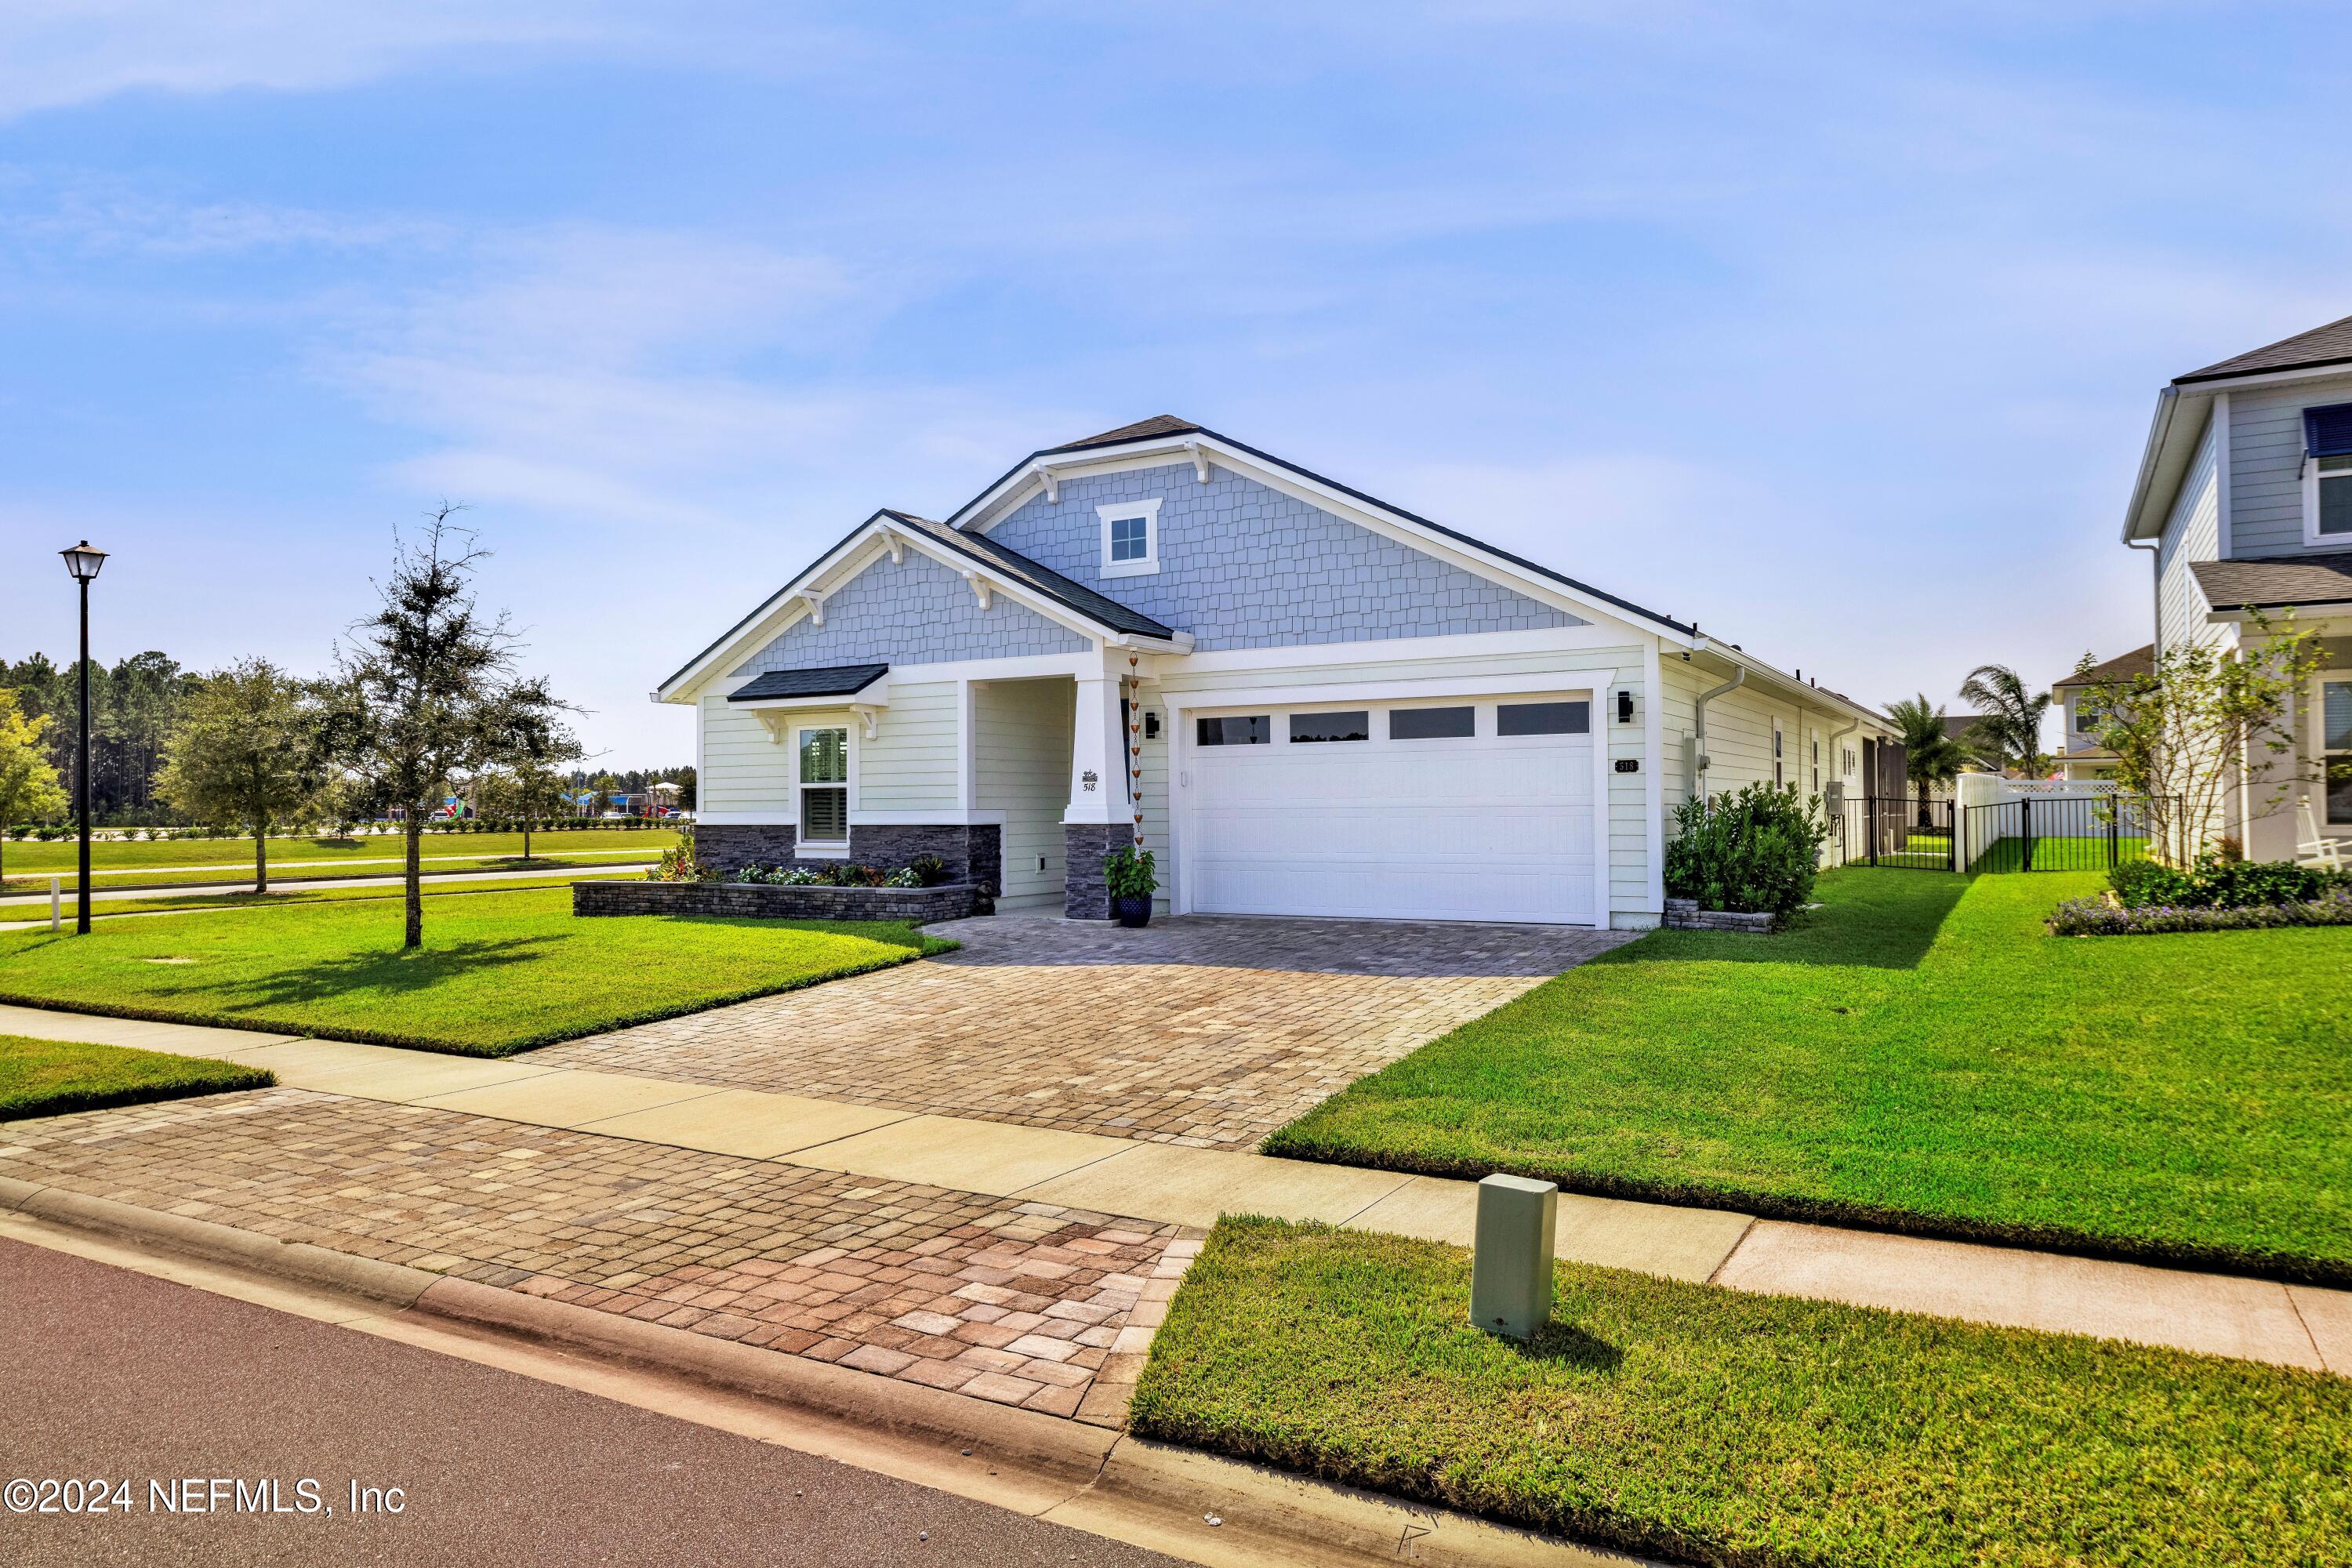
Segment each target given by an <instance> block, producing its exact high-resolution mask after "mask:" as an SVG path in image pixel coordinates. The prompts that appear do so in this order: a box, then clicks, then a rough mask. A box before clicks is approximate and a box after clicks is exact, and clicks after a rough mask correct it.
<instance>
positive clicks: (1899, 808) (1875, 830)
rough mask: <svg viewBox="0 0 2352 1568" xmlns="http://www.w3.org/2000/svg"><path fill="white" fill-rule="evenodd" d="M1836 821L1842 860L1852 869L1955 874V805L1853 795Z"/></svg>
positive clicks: (1924, 797) (1927, 797)
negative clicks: (1953, 808)
mask: <svg viewBox="0 0 2352 1568" xmlns="http://www.w3.org/2000/svg"><path fill="white" fill-rule="evenodd" d="M1832 815H1833V816H1834V817H1835V819H1836V820H1835V824H1834V826H1836V829H1837V843H1838V851H1839V858H1840V859H1841V860H1842V861H1843V863H1844V864H1846V865H1849V866H1893V867H1896V868H1906V869H1909V870H1915V871H1949V870H1952V869H1954V867H1955V862H1954V859H1953V855H1954V848H1953V844H1952V803H1951V802H1950V801H1948V800H1943V799H1939V798H1937V796H1934V795H1848V796H1846V797H1845V799H1844V800H1843V802H1841V803H1840V805H1839V807H1838V809H1837V811H1836V812H1834V813H1833V814H1832Z"/></svg>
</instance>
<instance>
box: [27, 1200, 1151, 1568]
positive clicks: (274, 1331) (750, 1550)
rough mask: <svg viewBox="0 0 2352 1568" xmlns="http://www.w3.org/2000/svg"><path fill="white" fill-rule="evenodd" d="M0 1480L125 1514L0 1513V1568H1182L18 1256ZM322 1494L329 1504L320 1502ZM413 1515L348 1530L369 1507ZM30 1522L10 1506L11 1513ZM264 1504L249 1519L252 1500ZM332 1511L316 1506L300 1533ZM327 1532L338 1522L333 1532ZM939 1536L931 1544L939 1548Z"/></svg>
mask: <svg viewBox="0 0 2352 1568" xmlns="http://www.w3.org/2000/svg"><path fill="white" fill-rule="evenodd" d="M0 1367H5V1369H6V1371H5V1381H0V1483H13V1482H14V1481H15V1480H16V1479H18V1478H24V1479H31V1480H38V1479H41V1478H57V1479H59V1480H60V1481H62V1480H63V1479H66V1478H68V1477H72V1478H82V1479H85V1480H87V1479H89V1478H100V1477H102V1478H106V1483H107V1489H109V1492H110V1495H111V1489H112V1487H113V1484H114V1483H115V1482H117V1481H120V1480H123V1479H128V1480H129V1482H130V1483H131V1510H130V1511H128V1512H116V1513H110V1514H107V1515H103V1516H93V1515H87V1514H86V1515H83V1516H80V1517H66V1516H42V1515H38V1514H19V1513H16V1512H14V1511H7V1512H0V1563H7V1564H9V1565H10V1568H36V1565H41V1564H49V1563H58V1564H73V1565H75V1568H97V1565H100V1564H110V1563H138V1564H155V1563H170V1564H174V1565H178V1564H205V1563H221V1564H224V1565H229V1564H235V1565H238V1568H243V1565H247V1564H267V1563H289V1564H302V1565H305V1568H311V1565H321V1564H323V1565H335V1568H340V1565H342V1564H368V1563H384V1564H394V1563H398V1564H429V1563H452V1564H455V1563H464V1564H467V1568H479V1565H481V1564H485V1563H567V1564H569V1563H614V1564H620V1563H632V1564H634V1563H646V1564H661V1565H663V1568H671V1565H688V1564H693V1565H701V1564H727V1565H730V1568H736V1565H740V1568H767V1565H777V1568H782V1565H788V1564H789V1565H793V1568H800V1565H806V1568H866V1565H868V1564H871V1565H875V1568H882V1565H885V1564H888V1565H897V1564H902V1563H904V1564H926V1565H929V1568H966V1565H971V1568H996V1565H999V1564H1004V1565H1012V1564H1038V1565H1041V1568H1042V1565H1045V1564H1053V1565H1056V1568H1075V1565H1078V1564H1089V1565H1093V1564H1100V1565H1116V1568H1144V1565H1146V1564H1153V1565H1161V1568H1178V1565H1176V1564H1175V1563H1174V1560H1173V1559H1171V1558H1167V1557H1162V1556H1160V1555H1158V1554H1156V1553H1153V1552H1141V1551H1137V1550H1135V1549H1132V1548H1129V1547H1125V1546H1121V1545H1118V1544H1117V1543H1115V1542H1107V1541H1104V1540H1103V1539H1101V1538H1100V1537H1098V1536H1093V1535H1086V1534H1082V1533H1080V1532H1078V1531H1070V1530H1065V1529H1062V1528H1060V1527H1059V1526H1055V1525H1049V1524H1043V1523H1039V1522H1037V1521H1034V1520H1030V1519H1026V1518H1024V1517H1022V1516H1021V1515H1018V1514H1013V1513H1008V1512H1006V1511H1004V1510H1001V1509H996V1508H992V1507H990V1506H988V1505H987V1504H985V1503H979V1502H972V1501H969V1500H965V1499H962V1498H958V1497H953V1496H950V1495H949V1494H947V1493H944V1492H938V1491H933V1490H931V1489H929V1488H926V1487H919V1486H916V1485H913V1484H911V1483H908V1482H905V1481H899V1480H894V1479H890V1478H887V1477H884V1476H877V1475H874V1474H871V1473H869V1472H867V1471H864V1470H857V1469H852V1468H848V1467H846V1466H843V1465H837V1464H835V1463H833V1462H832V1461H830V1460H826V1459H821V1458H814V1457H811V1456H809V1455H805V1454H802V1453H798V1452H795V1451H794V1450H792V1449H789V1448H780V1447H772V1446H771V1445H768V1444H764V1443H759V1442H755V1441H753V1440H751V1438H748V1437H740V1436H735V1435H733V1434H731V1433H727V1432H720V1431H716V1430H713V1429H711V1428H709V1427H704V1426H696V1425H694V1424H692V1423H690V1422H685V1421H678V1420H675V1419H672V1418H671V1417H668V1416H665V1415H654V1414H652V1413H650V1412H647V1411H644V1410H639V1409H637V1408H635V1406H632V1405H619V1404H614V1403H613V1402H611V1401H609V1400H604V1399H600V1398H597V1397H596V1396H594V1395H593V1394H582V1393H578V1392H576V1391H574V1390H572V1389H568V1388H561V1387H557V1386H554V1385H552V1384H543V1383H540V1382H537V1381H535V1380H533V1379H530V1378H526V1377H521V1376H518V1375H516V1374H514V1373H506V1372H500V1371H498V1370H496V1369H494V1368H490V1367H484V1366H478V1365H477V1364H475V1363H471V1362H467V1361H458V1360H455V1359H453V1358H450V1357H447V1356H442V1355H438V1354H436V1353H434V1352H430V1351H424V1350H418V1349H415V1348H413V1347H411V1346H408V1345H402V1344H395V1343H392V1342H387V1341H383V1340H380V1339H376V1338H374V1337H373V1336H371V1335H367V1334H361V1333H354V1332H352V1331H348V1330H343V1329H338V1328H335V1327H333V1326H332V1325H330V1324H324V1323H316V1322H312V1321H309V1320H308V1319H303V1318H296V1317H291V1316H289V1315H287V1314H285V1313H281V1312H276V1311H272V1310H269V1309H268V1308H264V1307H257V1306H252V1305H249V1304H247V1303H246V1302H243V1301H236V1300H228V1299H226V1298H224V1297H219V1296H214V1295H209V1294H207V1293H205V1292H204V1291H200V1290H195V1289H189V1288H188V1287H185V1286H181V1285H174V1284H171V1283H169V1282H167V1281H163V1280H160V1279H150V1278H148V1277H147V1276H145V1275H143V1274H135V1273H131V1272H129V1271H127V1270H124V1269H119V1268H109V1267H107V1266H105V1265H103V1264H97V1263H91V1262H88V1261H86V1260H84V1259H82V1258H74V1257H70V1256H68V1255H66V1254H62V1253H56V1252H50V1251H47V1250H46V1249H43V1248H39V1247H27V1246H26V1245H24V1244H22V1243H19V1242H15V1241H8V1240H5V1239H0ZM213 1478H222V1479H230V1480H233V1479H245V1480H246V1481H247V1483H248V1485H249V1486H250V1485H251V1484H252V1483H254V1482H256V1481H259V1480H264V1479H277V1480H278V1482H279V1488H278V1492H277V1494H276V1501H277V1503H278V1506H279V1507H281V1508H282V1509H285V1510H297V1511H287V1512H281V1513H276V1514H270V1513H257V1512H242V1513H241V1512H238V1511H236V1495H235V1493H234V1491H233V1490H225V1491H224V1492H223V1494H222V1498H221V1500H220V1502H219V1503H218V1504H217V1505H216V1507H217V1511H205V1512H186V1513H182V1514H180V1515H178V1516H173V1515H171V1514H168V1513H159V1512H157V1511H155V1508H154V1498H153V1494H152V1492H151V1489H150V1483H151V1481H163V1482H164V1483H166V1484H167V1486H170V1485H174V1484H177V1485H182V1486H183V1489H185V1482H186V1480H187V1479H194V1481H195V1482H196V1483H198V1484H197V1485H196V1486H195V1488H194V1498H195V1499H197V1500H201V1501H202V1502H204V1503H206V1504H210V1503H211V1499H212V1489H210V1488H209V1487H208V1486H205V1485H203V1484H201V1483H204V1482H208V1481H210V1480H211V1479H213ZM306 1478H307V1479H314V1480H316V1481H317V1482H318V1483H319V1485H318V1488H317V1490H316V1494H315V1504H316V1509H315V1510H314V1511H310V1512H308V1513H305V1512H302V1511H299V1510H301V1509H302V1508H303V1507H304V1506H305V1505H306V1504H310V1503H311V1502H313V1501H314V1499H313V1498H312V1496H311V1495H310V1494H306V1493H304V1492H302V1491H301V1490H300V1489H299V1488H298V1484H297V1483H298V1482H299V1480H301V1479H306ZM354 1481H356V1482H358V1483H360V1484H361V1485H363V1486H374V1487H378V1488H391V1487H397V1488H400V1489H402V1493H403V1498H402V1504H401V1507H402V1511H400V1512H399V1513H398V1514H391V1513H373V1514H362V1515H360V1516H357V1517H354V1516H353V1514H352V1510H351V1506H350V1505H351V1500H352V1493H351V1486H352V1483H353V1482H354ZM20 1500H21V1498H20V1495H19V1492H18V1490H17V1489H14V1488H13V1485H12V1486H11V1490H10V1496H9V1498H8V1501H9V1504H10V1507H11V1510H13V1509H14V1507H15V1506H16V1504H17V1503H18V1502H19V1501H20ZM248 1500H254V1497H253V1494H249V1495H248ZM326 1510H331V1513H330V1512H328V1511H326ZM926 1532H928V1539H926Z"/></svg>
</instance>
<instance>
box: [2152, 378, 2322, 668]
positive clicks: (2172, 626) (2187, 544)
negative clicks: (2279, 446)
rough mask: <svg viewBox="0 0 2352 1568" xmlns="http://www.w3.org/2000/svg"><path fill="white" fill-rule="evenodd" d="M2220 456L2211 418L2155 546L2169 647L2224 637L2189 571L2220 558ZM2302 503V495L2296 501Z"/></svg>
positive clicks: (2163, 639)
mask: <svg viewBox="0 0 2352 1568" xmlns="http://www.w3.org/2000/svg"><path fill="white" fill-rule="evenodd" d="M2233 401H2234V400H2233ZM2236 422H2237V416H2236V413H2235V411H2234V409H2233V410H2232V413H2231V424H2232V425H2234V424H2235V423H2236ZM2302 447H2303V437H2302V433H2301V430H2300V427H2298V429H2297V432H2296V435H2295V449H2296V451H2297V452H2298V453H2300V452H2301V450H2302ZM2219 461H2220V447H2219V444H2218V443H2217V441H2216V439H2215V433H2214V428H2213V426H2212V425H2211V424H2210V422H2209V423H2208V424H2207V425H2206V426H2205V435H2204V437H2203V439H2201V440H2200V441H2199V443H2198V445H2197V456H2196V458H2195V459H2194V460H2193V461H2192V462H2191V463H2190V464H2189V473H2188V476H2187V477H2186V478H2185V479H2182V480H2181V481H2180V493H2179V496H2177V497H2176V498H2175V499H2174V500H2173V503H2172V511H2171V513H2170V514H2169V515H2168V516H2167V517H2166V519H2165V520H2164V532H2163V534H2162V536H2161V539H2160V542H2159V543H2158V547H2157V584H2158V586H2157V615H2158V626H2157V636H2158V642H2159V643H2160V644H2161V645H2162V646H2163V647H2168V648H2171V647H2192V646H2194V645H2195V644H2198V643H2204V642H2216V641H2219V640H2220V639H2221V628H2220V627H2218V626H2210V625H2209V624H2208V623H2207V622H2206V619H2205V612H2206V608H2207V606H2206V604H2205V594H2204V591H2203V590H2202V589H2200V587H2198V585H2197V579H2196V576H2195V574H2192V573H2191V572H2190V571H2189V567H2190V565H2191V564H2193V563H2196V562H2199V561H2212V560H2216V559H2218V558H2219V557H2220V555H2221V469H2220V466H2219ZM2298 494H2299V492H2298ZM2300 504H2301V502H2300V500H2299V499H2298V501H2297V505H2298V506H2300ZM2231 526H2232V528H2233V529H2235V528H2236V527H2238V526H2240V525H2239V522H2238V520H2237V519H2236V518H2235V517H2234V516H2233V517H2232V518H2231ZM2258 536H2259V530H2258ZM2302 540H2303V523H2302V521H2301V514H2300V512H2298V513H2297V521H2296V522H2295V541H2296V542H2297V544H2298V545H2300V543H2301V542H2302Z"/></svg>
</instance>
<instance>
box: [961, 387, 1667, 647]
mask: <svg viewBox="0 0 2352 1568" xmlns="http://www.w3.org/2000/svg"><path fill="white" fill-rule="evenodd" d="M1194 447H1198V448H1199V449H1200V450H1201V451H1202V452H1203V453H1206V454H1208V455H1210V456H1211V457H1212V458H1213V459H1214V461H1215V462H1216V463H1217V464H1218V465H1219V466H1220V467H1223V468H1231V469H1232V470H1233V471H1234V472H1235V473H1237V474H1241V475H1243V476H1244V478H1247V479H1255V480H1256V481H1257V482H1258V483H1260V484H1263V485H1265V486H1266V487H1267V488H1269V489H1276V490H1280V491H1281V492H1282V493H1283V494H1285V495H1286V496H1289V497H1290V498H1291V499H1293V500H1301V501H1305V502H1306V503H1307V505H1309V506H1311V507H1315V508H1317V509H1318V510H1323V511H1328V512H1329V513H1331V514H1332V515H1333V516H1335V517H1340V518H1344V519H1346V520H1347V521H1349V522H1352V523H1355V524H1356V525H1358V526H1359V527H1361V528H1368V529H1370V530H1371V531H1373V532H1374V533H1377V534H1380V535H1381V537H1382V538H1384V539H1390V540H1393V541H1395V542H1397V543H1400V544H1406V545H1410V546H1412V548H1413V549H1415V550H1418V551H1420V552H1422V553H1423V554H1424V555H1430V556H1434V557H1435V558H1437V559H1438V560H1440V561H1444V562H1446V563H1448V564H1451V565H1454V566H1459V567H1461V568H1462V569H1463V570H1464V571H1465V572H1470V573H1474V574H1476V575H1478V576H1481V577H1485V578H1487V579H1489V580H1491V581H1494V582H1497V583H1501V584H1503V585H1504V586H1506V587H1507V588H1510V589H1512V590H1513V591H1514V592H1517V593H1521V594H1525V595H1527V596H1528V598H1531V599H1534V600H1535V601H1537V602H1538V604H1545V605H1551V606H1552V607H1553V608H1555V609H1559V610H1565V611H1567V612H1568V613H1569V614H1570V615H1574V616H1581V617H1584V618H1586V619H1593V618H1596V617H1597V618H1599V619H1601V620H1603V621H1608V622H1614V623H1616V624H1618V625H1621V626H1628V627H1634V628H1638V629H1640V630H1641V631H1643V632H1645V633H1648V634H1649V635H1651V636H1654V637H1663V638H1664V639H1665V640H1667V641H1669V642H1671V643H1673V644H1675V646H1676V647H1687V646H1688V645H1689V643H1690V641H1691V638H1690V635H1689V634H1688V633H1685V632H1683V631H1680V630H1678V629H1677V628H1675V627H1674V626H1668V625H1667V624H1665V623H1664V622H1662V621H1653V620H1651V619H1650V618H1649V617H1648V616H1642V615H1639V614H1637V613H1635V612H1633V611H1630V610H1628V609H1626V608H1625V607H1623V606H1622V605H1612V604H1610V603H1609V602H1608V601H1607V600H1605V599H1600V598H1596V597H1594V596H1592V595H1587V594H1580V593H1579V592H1577V591H1576V590H1575V589H1574V588H1571V587H1570V586H1569V585H1568V584H1565V583H1560V582H1558V581H1555V580H1554V579H1552V578H1550V577H1547V576H1545V575H1543V574H1541V573H1538V572H1530V571H1528V569H1527V568H1525V567H1523V566H1519V565H1517V564H1514V563H1511V562H1509V561H1506V560H1504V559H1503V558H1502V557H1501V556H1499V555H1496V554H1494V553H1493V552H1490V551H1486V550H1482V549H1479V548H1478V547H1476V546H1475V545H1472V544H1469V543H1467V542H1465V541H1462V540H1459V539H1454V538H1450V537H1448V536H1447V535H1445V534H1443V533H1440V532H1438V531H1435V530H1433V529H1432V528H1430V527H1428V526H1427V525H1426V524H1423V523H1420V522H1416V521H1413V520H1412V519H1411V518H1408V517H1405V516H1403V515H1402V514H1401V513H1398V512H1394V511H1391V510H1389V509H1387V508H1386V507H1381V506H1376V505H1372V504H1370V503H1368V502H1366V501H1363V500H1358V499H1357V498H1356V497H1354V496H1350V495H1348V494H1347V493H1345V492H1344V491H1341V490H1339V489H1337V488H1335V487H1333V486H1332V485H1329V484H1328V483H1326V482H1324V481H1322V480H1319V479H1310V478H1308V477H1307V475H1305V474H1303V473H1300V472H1298V471H1297V470H1296V469H1292V468H1286V467H1279V466H1269V465H1268V464H1267V463H1266V462H1265V460H1263V459H1261V458H1256V457H1255V456H1252V455H1251V454H1249V453H1246V452H1242V451H1237V450H1235V449H1234V447H1233V446H1232V445H1231V444H1230V443H1228V442H1225V441H1222V440H1220V439H1218V438H1217V437H1214V436H1210V435H1206V434H1203V433H1201V432H1192V433H1190V434H1187V435H1182V436H1161V437H1150V438H1149V439H1146V440H1142V441H1136V442H1130V443H1128V444H1126V445H1123V446H1118V447H1100V448H1097V449H1096V450H1093V451H1088V452H1085V453H1077V454H1072V455H1071V456H1069V457H1068V458H1061V459H1055V458H1034V459H1032V460H1031V461H1030V462H1028V463H1026V464H1024V466H1023V467H1022V468H1019V469H1016V470H1015V471H1014V472H1013V473H1011V474H1008V475H1006V476H1005V477H1004V479H1002V480H1001V481H999V482H998V483H997V484H996V485H995V486H994V487H993V488H992V489H989V490H988V491H986V492H985V493H983V494H982V495H981V496H980V497H979V498H978V499H976V500H973V501H972V502H971V504H969V505H967V506H966V507H964V508H963V510H961V511H959V512H957V513H956V514H955V515H954V516H953V517H950V518H949V519H948V521H949V523H950V525H951V526H953V527H957V528H965V529H969V530H971V531H973V532H977V533H985V532H987V531H988V530H989V529H991V528H992V527H994V526H995V524H996V523H997V522H998V521H1001V520H1002V518H1003V514H1004V513H1005V512H1008V511H1010V510H1012V509H1013V506H1016V505H1018V504H1020V503H1021V502H1023V501H1025V500H1028V499H1029V497H1030V495H1031V494H1033V493H1034V491H1035V490H1037V489H1041V488H1042V487H1043V484H1044V480H1043V479H1042V478H1041V477H1040V475H1041V471H1042V470H1043V469H1045V468H1052V469H1053V470H1054V472H1055V475H1056V476H1057V477H1059V478H1076V477H1083V476H1087V475H1091V474H1102V473H1117V472H1119V471H1122V470H1124V469H1129V468H1156V467H1160V466H1163V465H1168V464H1173V463H1179V462H1182V463H1189V462H1191V461H1192V448H1194Z"/></svg>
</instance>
